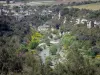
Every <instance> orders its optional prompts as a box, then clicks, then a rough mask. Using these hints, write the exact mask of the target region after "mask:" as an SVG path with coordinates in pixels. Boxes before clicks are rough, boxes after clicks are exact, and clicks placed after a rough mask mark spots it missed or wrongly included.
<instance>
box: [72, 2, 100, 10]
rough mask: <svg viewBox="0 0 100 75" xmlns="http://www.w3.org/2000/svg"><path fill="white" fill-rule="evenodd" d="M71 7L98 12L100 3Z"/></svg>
mask: <svg viewBox="0 0 100 75" xmlns="http://www.w3.org/2000/svg"><path fill="white" fill-rule="evenodd" d="M73 7H74V8H79V9H89V10H100V3H93V4H86V5H79V6H73Z"/></svg>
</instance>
